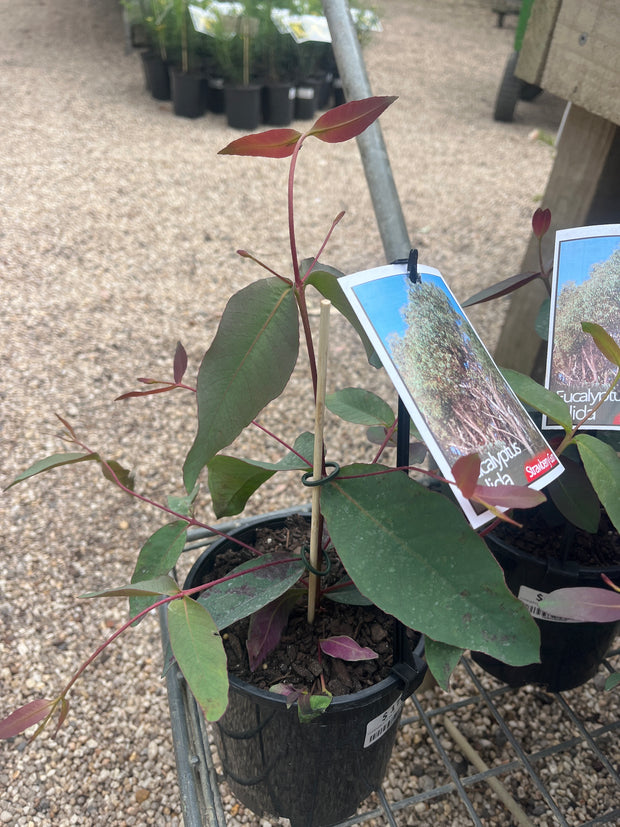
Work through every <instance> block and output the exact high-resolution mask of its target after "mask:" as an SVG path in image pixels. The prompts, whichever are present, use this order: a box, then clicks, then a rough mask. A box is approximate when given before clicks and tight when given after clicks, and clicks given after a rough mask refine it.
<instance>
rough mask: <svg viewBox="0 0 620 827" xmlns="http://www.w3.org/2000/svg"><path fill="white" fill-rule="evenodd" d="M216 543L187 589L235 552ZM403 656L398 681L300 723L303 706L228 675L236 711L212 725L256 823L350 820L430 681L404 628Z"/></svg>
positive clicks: (275, 522)
mask: <svg viewBox="0 0 620 827" xmlns="http://www.w3.org/2000/svg"><path fill="white" fill-rule="evenodd" d="M284 523H285V520H284V518H283V517H282V516H278V515H275V516H273V517H271V518H267V519H266V520H265V519H260V520H256V521H254V522H252V523H250V524H247V525H246V526H244V527H243V528H241V529H240V530H237V531H234V532H232V534H233V535H234V536H236V537H238V538H239V539H241V540H243V541H244V542H246V543H252V542H254V541H255V537H256V532H257V530H258V529H259V528H264V527H265V526H267V527H273V528H281V527H282V526H283V525H284ZM230 545H231V543H230V541H227V540H218V541H216V542H215V543H214V544H213V545H212V546H211V548H210V549H208V550H207V551H206V552H205V553H204V554H203V555H202V556H201V557H200V558H199V559H198V561H197V562H196V564H195V565H194V567H193V569H192V570H191V571H190V573H189V575H188V577H187V580H186V581H185V588H191V587H193V586H195V585H199V584H201V583H203V582H204V581H205V578H206V577H208V573H209V571H210V569H211V567H212V566H213V562H214V559H215V555H217V554H218V553H220V552H221V551H224V550H226V549H227V548H230ZM396 637H397V641H398V647H399V648H400V649H401V651H402V655H401V657H399V658H398V661H399V662H398V663H397V662H396V661H397V656H396V653H395V655H394V662H395V665H394V667H393V669H392V674H391V675H390V676H389V677H388V678H386V679H384V680H383V681H381V682H380V683H378V684H376V685H375V686H373V687H370V688H368V689H363V690H361V691H360V692H356V693H353V694H351V695H343V696H338V697H334V698H333V700H332V702H331V703H330V705H329V707H328V708H327V709H326V710H325V712H324V713H323V714H321V715H320V716H319V717H318V718H315V719H314V720H313V721H311V722H309V723H301V722H300V721H299V718H298V713H297V704H296V703H295V704H293V706H291V707H290V708H287V704H286V698H285V697H283V696H282V695H278V694H273V693H271V692H267V691H265V690H262V689H258V688H256V687H253V686H251V685H250V684H248V683H246V682H244V681H241V680H240V679H239V678H237V677H235V676H233V675H230V676H229V683H230V692H229V705H228V708H227V710H226V712H225V714H224V716H223V717H222V718H221V719H220V720H219V721H218V722H217V724H215V726H214V731H215V740H216V745H217V749H218V753H219V756H220V760H221V763H222V769H223V772H224V775H225V777H226V780H227V782H228V784H229V786H230V788H231V789H232V791H233V793H234V794H235V796H236V797H237V798H238V799H239V801H241V802H242V803H243V804H244V805H245V806H246V807H249V809H251V810H252V811H253V812H254V813H256V814H258V815H268V816H269V815H271V816H278V817H285V818H289V819H290V821H291V825H292V827H329V825H332V824H336V823H337V822H339V821H342V820H343V819H345V818H347V817H348V816H350V815H351V814H352V813H354V812H355V810H356V809H357V807H358V806H359V804H360V803H361V802H362V801H363V800H364V799H365V798H366V797H367V796H368V795H370V793H371V792H372V791H373V790H376V789H377V788H379V787H380V786H381V783H382V782H383V778H384V776H385V773H386V770H387V765H388V762H389V759H390V755H391V753H392V748H393V746H394V741H395V739H396V731H397V728H398V722H399V719H400V713H401V708H402V705H403V702H404V700H405V699H406V698H407V697H408V696H409V695H411V694H412V692H414V691H415V690H416V689H417V688H418V686H419V685H420V683H421V682H422V679H423V677H424V673H425V671H426V665H425V663H424V661H423V660H422V657H421V656H422V652H423V643H422V639H420V640H419V643H418V646H417V648H416V650H415V651H412V650H411V644H410V642H409V639H408V638H407V636H406V635H405V630H404V629H403V627H402V626H398V634H397V636H396Z"/></svg>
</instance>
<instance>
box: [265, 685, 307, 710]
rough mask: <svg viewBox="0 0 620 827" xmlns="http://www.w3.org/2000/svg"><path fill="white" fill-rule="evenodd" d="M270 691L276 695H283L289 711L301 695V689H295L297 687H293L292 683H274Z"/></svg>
mask: <svg viewBox="0 0 620 827" xmlns="http://www.w3.org/2000/svg"><path fill="white" fill-rule="evenodd" d="M269 691H270V692H273V694H274V695H283V696H284V697H285V698H286V708H287V709H290V708H291V707H292V706H293V704H294V703H295V701H296V700H297V698H298V697H299V696H300V694H301V693H300V691H299V689H295V687H294V686H291V685H290V683H274V685H273V686H270V687H269Z"/></svg>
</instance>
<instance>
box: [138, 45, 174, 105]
mask: <svg viewBox="0 0 620 827" xmlns="http://www.w3.org/2000/svg"><path fill="white" fill-rule="evenodd" d="M142 65H143V67H144V77H145V85H146V88H147V89H148V90H149V91H150V93H151V95H152V96H153V97H154V98H155V100H160V101H168V100H170V74H169V72H168V64H167V63H166V62H165V61H164V60H162V59H161V57H160V56H159V55H157V54H154V53H153V52H143V53H142Z"/></svg>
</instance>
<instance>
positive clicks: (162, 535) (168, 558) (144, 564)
mask: <svg viewBox="0 0 620 827" xmlns="http://www.w3.org/2000/svg"><path fill="white" fill-rule="evenodd" d="M186 540H187V523H186V522H185V520H175V521H174V522H173V523H168V524H167V525H165V526H162V527H161V528H158V529H157V531H156V532H155V533H154V534H152V535H151V537H149V539H148V540H147V541H146V543H145V544H144V545H143V546H142V548H141V549H140V553H139V554H138V559H137V560H136V565H135V568H134V571H133V574H132V576H131V582H132V583H139V582H141V581H143V580H150V579H151V578H154V577H158V576H160V575H167V574H168V572H170V571H171V570H172V569H173V568H174V567H175V565H176V563H177V560H178V559H179V556H180V555H181V552H182V551H183V548H184V547H185V542H186ZM154 602H155V601H154V600H150V599H149V597H147V596H144V595H140V596H134V597H130V598H129V613H130V616H131V617H135V616H136V615H137V614H140V612H141V611H143V609H146V608H147V607H148V606H149V605H151V604H152V603H154Z"/></svg>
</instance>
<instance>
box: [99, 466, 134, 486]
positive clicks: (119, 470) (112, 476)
mask: <svg viewBox="0 0 620 827" xmlns="http://www.w3.org/2000/svg"><path fill="white" fill-rule="evenodd" d="M101 472H102V474H103V476H104V477H105V478H106V480H110V482H113V483H114V484H115V485H116V484H117V483H119V482H120V484H121V485H124V486H125V488H128V489H129V490H130V491H133V486H134V476H133V473H132V472H131V471H128V470H127V468H123V466H122V465H121V464H120V463H118V462H116V461H115V460H110V461H108V462H107V463H106V464H105V465H104V464H103V463H101Z"/></svg>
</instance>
